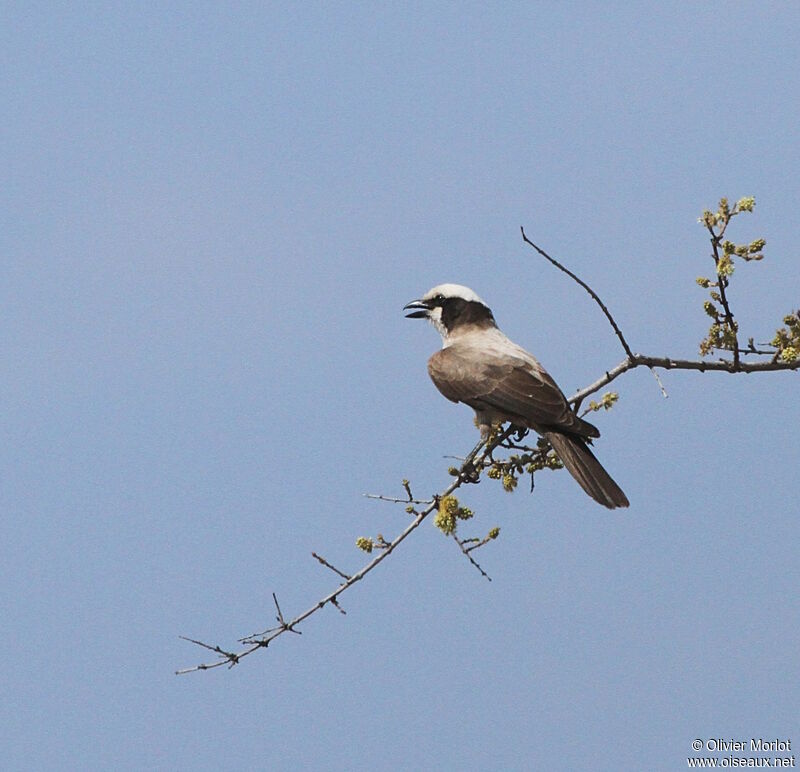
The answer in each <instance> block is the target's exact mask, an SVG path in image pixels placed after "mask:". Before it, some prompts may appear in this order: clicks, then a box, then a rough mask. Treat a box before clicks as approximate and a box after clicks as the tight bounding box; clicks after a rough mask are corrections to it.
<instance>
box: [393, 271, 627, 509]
mask: <svg viewBox="0 0 800 772" xmlns="http://www.w3.org/2000/svg"><path fill="white" fill-rule="evenodd" d="M403 310H411V313H409V314H406V316H407V317H408V318H409V319H428V320H430V322H431V323H432V324H433V326H434V327H435V328H436V329H437V330H438V331H439V333H441V336H442V349H441V351H437V352H436V353H435V354H434V355H433V356H432V357H431V358H430V359H429V360H428V373H430V376H431V379H432V380H433V382H434V384H436V388H437V389H439V391H440V392H441V393H442V394H444V396H445V397H447V399H449V400H451V401H452V402H464V403H465V404H467V405H469V406H470V407H471V408H473V409H474V410H475V415H476V422H477V424H478V426H479V428H480V430H481V436H483V437H486V436H488V434H489V431H490V429H491V427H492V425H493V424H499V423H504V422H505V421H510V422H511V423H512V424H515V425H516V426H524V427H527V428H528V429H533V430H534V431H535V432H538V433H539V434H541V435H542V436H543V437H546V438H547V439H548V440H549V442H550V444H551V445H552V446H553V450H554V451H555V452H556V454H557V455H558V457H559V458H560V459H561V461H562V462H563V464H564V466H565V467H566V468H567V471H568V472H569V473H570V474H571V475H572V476H573V477H574V478H575V480H577V482H578V484H579V485H580V486H581V488H583V490H585V491H586V493H588V494H589V495H590V496H591V497H592V498H593V499H594V500H595V501H597V502H599V503H600V504H602V505H603V506H604V507H608V508H609V509H614V508H616V507H627V506H628V499H627V497H626V496H625V494H624V493H623V492H622V489H621V488H620V487H619V485H617V484H616V483H615V482H614V481H613V480H612V479H611V476H610V475H609V474H608V472H606V470H605V469H603V467H602V466H601V464H600V462H599V461H598V460H597V459H596V458H595V457H594V454H593V453H592V451H591V450H589V447H588V445H587V443H588V442H591V438H593V437H599V436H600V432H599V431H598V430H597V428H596V427H595V426H593V425H592V424H590V423H589V422H588V421H584V420H583V419H582V418H579V417H578V416H577V415H576V414H575V413H574V412H573V410H572V409H571V408H570V406H569V403H568V402H567V398H566V397H565V396H564V393H563V392H562V391H561V389H559V388H558V386H557V385H556V382H555V381H554V380H553V379H552V378H551V377H550V376H549V375H548V373H547V371H546V370H545V369H544V368H543V367H542V366H541V365H540V364H539V362H538V361H537V360H536V358H535V357H534V356H533V355H532V354H529V353H528V352H527V351H525V349H524V348H522V347H521V346H518V345H517V344H516V343H514V342H513V341H511V340H509V338H507V337H506V336H505V335H504V334H503V333H502V332H501V331H500V330H499V329H498V327H497V325H496V324H495V321H494V316H493V315H492V312H491V310H490V309H489V307H488V306H487V305H486V304H485V303H484V302H483V301H482V300H481V299H480V298H479V297H478V296H477V295H476V294H475V293H474V292H473V291H472V290H471V289H470V288H469V287H463V286H461V285H460V284H440V285H439V286H438V287H434V288H433V289H432V290H430V291H428V292H426V293H425V295H423V297H422V298H420V299H419V300H414V301H412V302H411V303H409V304H408V305H406V306H405V308H404V309H403Z"/></svg>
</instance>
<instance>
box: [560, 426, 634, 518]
mask: <svg viewBox="0 0 800 772" xmlns="http://www.w3.org/2000/svg"><path fill="white" fill-rule="evenodd" d="M545 437H547V439H548V440H550V444H551V445H552V446H553V450H555V452H556V454H557V455H558V457H559V458H560V459H561V461H562V462H563V464H564V466H565V467H566V468H567V471H568V472H569V473H570V474H571V475H572V476H573V477H574V478H575V480H576V481H577V482H578V485H580V486H581V488H583V489H584V490H585V491H586V492H587V493H588V494H589V495H590V496H591V497H592V498H593V499H594V500H595V501H596V502H598V503H599V504H602V505H603V506H604V507H608V508H609V509H616V507H627V506H628V498H627V496H626V495H625V494H624V493H623V492H622V488H620V487H619V485H617V484H616V483H615V482H614V481H613V480H612V479H611V475H610V474H609V473H608V472H606V470H605V469H603V467H602V465H601V464H600V462H599V461H598V460H597V459H596V458H595V457H594V454H593V453H592V451H591V450H589V448H588V447H587V446H586V443H585V442H584V441H583V440H581V439H580V438H578V437H571V436H570V435H568V434H560V433H557V432H547V433H546V434H545Z"/></svg>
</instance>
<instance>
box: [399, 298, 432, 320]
mask: <svg viewBox="0 0 800 772" xmlns="http://www.w3.org/2000/svg"><path fill="white" fill-rule="evenodd" d="M409 309H419V310H418V311H417V310H414V311H412V312H411V313H410V314H406V319H427V318H428V311H430V306H429V305H428V303H427V302H426V301H424V300H412V301H411V302H410V303H408V304H406V305H404V306H403V311H408V310H409Z"/></svg>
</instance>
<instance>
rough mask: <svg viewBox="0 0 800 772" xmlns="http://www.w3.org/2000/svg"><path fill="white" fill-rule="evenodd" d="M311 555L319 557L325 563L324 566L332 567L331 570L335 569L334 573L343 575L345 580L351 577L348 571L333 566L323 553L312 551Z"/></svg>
mask: <svg viewBox="0 0 800 772" xmlns="http://www.w3.org/2000/svg"><path fill="white" fill-rule="evenodd" d="M311 557H312V558H316V559H317V560H318V561H319V562H320V563H322V565H323V566H325V567H326V568H330V570H331V571H333V573H334V574H339V576H341V577H342V579H344V580H345V581H347V580H348V579H349V578H350V575H349V574H346V573H344V571H340V570H339V569H338V568H336V566H332V565H331V564H330V563H329V562H328V561H327V560H325V558H323V557H322V556H321V555H317V553H316V552H312V553H311Z"/></svg>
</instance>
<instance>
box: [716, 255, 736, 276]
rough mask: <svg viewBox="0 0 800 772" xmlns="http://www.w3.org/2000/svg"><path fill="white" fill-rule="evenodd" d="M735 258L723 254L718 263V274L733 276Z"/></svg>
mask: <svg viewBox="0 0 800 772" xmlns="http://www.w3.org/2000/svg"><path fill="white" fill-rule="evenodd" d="M733 268H734V266H733V260H731V258H730V256H729V255H723V256H722V257H721V258H720V259H719V262H718V263H717V274H719V275H720V276H731V275H732V274H733Z"/></svg>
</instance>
